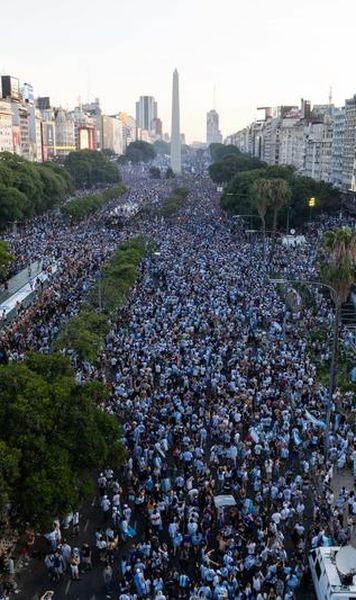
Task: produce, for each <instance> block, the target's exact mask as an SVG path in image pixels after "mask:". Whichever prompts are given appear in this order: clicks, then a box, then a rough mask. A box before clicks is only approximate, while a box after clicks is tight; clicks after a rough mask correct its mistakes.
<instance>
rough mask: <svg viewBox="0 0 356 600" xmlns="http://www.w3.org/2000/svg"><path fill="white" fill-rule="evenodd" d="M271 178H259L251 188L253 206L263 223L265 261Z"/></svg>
mask: <svg viewBox="0 0 356 600" xmlns="http://www.w3.org/2000/svg"><path fill="white" fill-rule="evenodd" d="M270 188H271V179H265V178H262V179H257V180H256V181H255V182H254V183H253V185H252V188H251V199H252V207H253V208H256V210H257V212H258V216H259V217H260V219H261V224H262V240H263V262H264V261H265V258H266V212H267V208H268V204H269V202H270Z"/></svg>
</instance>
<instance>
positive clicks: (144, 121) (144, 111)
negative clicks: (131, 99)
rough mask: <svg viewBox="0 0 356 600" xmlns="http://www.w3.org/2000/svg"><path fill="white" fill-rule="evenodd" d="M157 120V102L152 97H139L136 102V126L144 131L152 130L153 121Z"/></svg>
mask: <svg viewBox="0 0 356 600" xmlns="http://www.w3.org/2000/svg"><path fill="white" fill-rule="evenodd" d="M154 119H157V102H156V101H155V99H154V97H153V96H140V98H139V100H138V102H136V122H137V126H138V127H140V128H141V129H145V130H146V131H151V130H152V129H153V121H154Z"/></svg>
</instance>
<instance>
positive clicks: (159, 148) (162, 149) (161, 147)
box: [153, 140, 171, 156]
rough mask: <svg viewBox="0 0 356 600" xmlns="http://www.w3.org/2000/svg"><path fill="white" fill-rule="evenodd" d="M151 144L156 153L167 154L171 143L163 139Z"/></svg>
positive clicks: (169, 151)
mask: <svg viewBox="0 0 356 600" xmlns="http://www.w3.org/2000/svg"><path fill="white" fill-rule="evenodd" d="M153 146H154V149H155V151H156V153H157V154H161V155H166V156H169V155H170V153H171V145H170V144H168V142H165V141H164V140H156V141H155V142H154V144H153Z"/></svg>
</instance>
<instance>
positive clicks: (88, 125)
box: [71, 105, 96, 150]
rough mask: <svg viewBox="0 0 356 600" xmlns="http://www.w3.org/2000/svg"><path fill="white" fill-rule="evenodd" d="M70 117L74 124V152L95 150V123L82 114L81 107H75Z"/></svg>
mask: <svg viewBox="0 0 356 600" xmlns="http://www.w3.org/2000/svg"><path fill="white" fill-rule="evenodd" d="M71 117H72V119H73V122H74V139H75V147H76V150H95V149H96V133H95V129H96V121H95V117H91V116H90V115H89V114H87V113H86V112H84V110H83V107H82V105H80V106H77V107H76V108H75V109H74V110H73V111H72V112H71Z"/></svg>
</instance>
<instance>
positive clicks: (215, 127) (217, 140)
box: [206, 109, 222, 146]
mask: <svg viewBox="0 0 356 600" xmlns="http://www.w3.org/2000/svg"><path fill="white" fill-rule="evenodd" d="M206 143H207V144H208V146H210V144H221V143H222V135H221V132H220V130H219V115H218V113H217V112H216V110H214V109H213V110H209V112H208V113H207V115H206Z"/></svg>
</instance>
